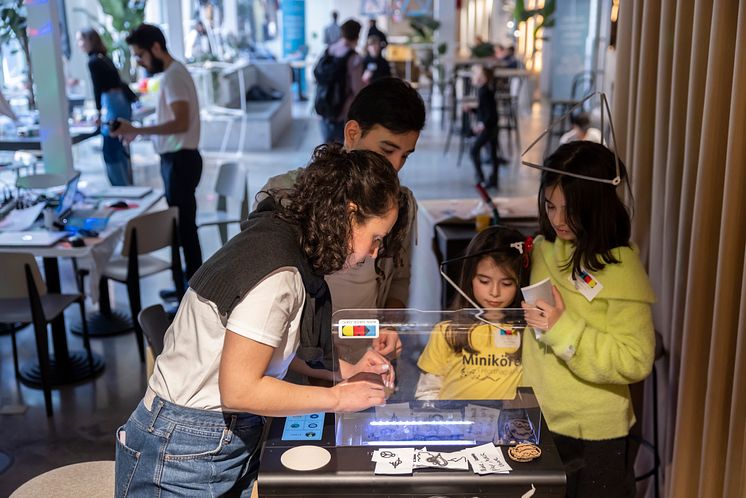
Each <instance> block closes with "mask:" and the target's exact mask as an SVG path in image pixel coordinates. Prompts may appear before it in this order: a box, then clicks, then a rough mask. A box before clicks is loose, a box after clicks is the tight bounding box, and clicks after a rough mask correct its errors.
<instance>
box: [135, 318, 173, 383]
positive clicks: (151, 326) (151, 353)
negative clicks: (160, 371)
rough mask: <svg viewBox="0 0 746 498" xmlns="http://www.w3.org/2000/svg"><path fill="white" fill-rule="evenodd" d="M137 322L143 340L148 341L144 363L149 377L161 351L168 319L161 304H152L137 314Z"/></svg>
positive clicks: (168, 322) (168, 323)
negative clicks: (143, 337)
mask: <svg viewBox="0 0 746 498" xmlns="http://www.w3.org/2000/svg"><path fill="white" fill-rule="evenodd" d="M137 322H138V323H139V324H140V327H141V328H142V332H143V334H144V335H145V340H146V341H148V350H147V351H146V356H147V358H146V361H145V364H146V371H147V374H148V377H150V376H151V375H152V373H153V369H154V367H155V359H156V358H157V357H158V355H159V354H161V352H163V336H165V335H166V330H168V326H169V325H170V321H169V319H168V313H166V310H165V309H163V306H161V305H160V304H154V305H153V306H148V307H147V308H145V309H144V310H142V311H141V312H140V313H139V314H138V315H137Z"/></svg>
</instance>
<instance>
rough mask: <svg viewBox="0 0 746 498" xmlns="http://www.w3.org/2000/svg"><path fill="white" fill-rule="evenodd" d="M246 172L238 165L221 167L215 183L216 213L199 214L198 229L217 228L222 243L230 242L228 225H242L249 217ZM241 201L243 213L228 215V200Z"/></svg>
mask: <svg viewBox="0 0 746 498" xmlns="http://www.w3.org/2000/svg"><path fill="white" fill-rule="evenodd" d="M246 177H247V175H246V170H245V169H244V168H243V167H242V166H241V165H240V164H237V163H233V162H230V163H223V164H221V165H220V171H219V172H218V179H217V182H215V193H216V194H218V205H217V208H216V210H215V211H209V212H199V213H197V228H202V227H207V226H217V227H218V230H219V231H220V241H221V242H222V244H223V245H225V243H226V242H227V241H228V225H230V224H231V223H241V221H243V220H245V219H246V218H247V217H248V216H249V192H248V185H247V183H246ZM229 198H230V199H235V200H239V201H241V212H240V213H239V215H238V216H234V215H230V214H229V213H228V199H229Z"/></svg>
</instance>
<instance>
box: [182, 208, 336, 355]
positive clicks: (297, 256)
mask: <svg viewBox="0 0 746 498" xmlns="http://www.w3.org/2000/svg"><path fill="white" fill-rule="evenodd" d="M282 267H293V268H296V269H297V270H298V272H299V273H300V276H301V278H302V280H303V286H304V287H305V290H306V300H305V304H304V305H303V315H302V318H301V331H300V347H299V349H298V356H299V357H300V358H301V359H303V360H306V361H319V360H323V362H324V365H325V366H326V367H327V368H330V369H333V367H334V365H333V364H332V354H331V353H332V351H331V349H332V330H331V314H332V313H331V310H332V303H331V294H330V293H329V288H328V287H327V285H326V282H325V281H324V277H323V275H319V274H317V273H316V272H315V271H314V270H313V268H312V267H311V265H310V264H309V262H308V259H307V257H306V255H305V253H304V252H303V250H302V249H301V246H300V227H298V226H297V225H292V224H290V223H287V222H285V221H283V220H281V219H279V218H278V217H277V216H275V202H274V199H273V198H272V197H268V198H267V199H265V200H263V201H262V202H260V203H259V205H258V206H257V209H256V211H254V212H253V213H251V215H249V218H248V220H246V221H245V222H244V223H243V224H242V226H241V232H240V233H239V234H238V235H236V236H235V237H233V238H232V239H231V240H229V241H228V243H227V244H225V245H224V246H223V247H222V248H221V249H220V250H219V251H218V252H216V253H215V254H214V255H213V256H212V257H211V258H210V259H208V260H207V261H206V262H205V263H204V264H203V265H202V266H201V267H200V268H199V270H197V272H196V273H195V274H194V275H193V276H192V278H191V280H190V281H189V286H190V287H191V288H192V290H194V291H195V292H196V293H197V294H199V295H200V296H201V297H202V298H204V299H208V300H210V301H212V302H213V303H215V305H216V306H217V308H218V310H219V311H220V313H224V314H226V315H230V314H231V312H232V311H233V308H235V307H236V305H237V304H238V303H239V302H240V301H241V300H242V299H243V298H244V296H246V294H248V293H249V291H250V290H251V289H253V288H254V287H255V286H256V285H257V284H258V283H259V282H261V281H262V280H263V279H264V278H265V277H266V276H267V275H269V274H270V273H272V272H273V271H275V270H277V269H278V268H282Z"/></svg>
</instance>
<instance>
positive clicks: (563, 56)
mask: <svg viewBox="0 0 746 498" xmlns="http://www.w3.org/2000/svg"><path fill="white" fill-rule="evenodd" d="M590 10H591V5H590V0H559V1H558V2H557V10H556V14H555V15H556V16H557V23H556V24H555V27H554V29H553V30H552V34H551V37H552V92H551V93H552V98H553V99H569V98H572V97H573V95H572V80H573V78H574V77H575V75H576V74H578V73H582V72H583V71H587V70H588V69H590V65H591V53H592V51H591V50H589V49H588V47H590V44H589V40H588V35H589V29H590V22H591V19H590ZM576 97H583V95H576Z"/></svg>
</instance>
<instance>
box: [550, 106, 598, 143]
mask: <svg viewBox="0 0 746 498" xmlns="http://www.w3.org/2000/svg"><path fill="white" fill-rule="evenodd" d="M570 124H571V125H572V129H571V130H570V131H568V132H567V133H565V134H564V135H562V136H561V137H560V139H559V144H560V145H564V144H566V143H569V142H575V141H576V140H586V141H588V142H595V143H597V144H600V143H601V140H602V138H603V137H602V136H601V131H600V130H599V129H598V128H593V127H591V120H590V118H588V113H587V112H579V113H577V114H570Z"/></svg>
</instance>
